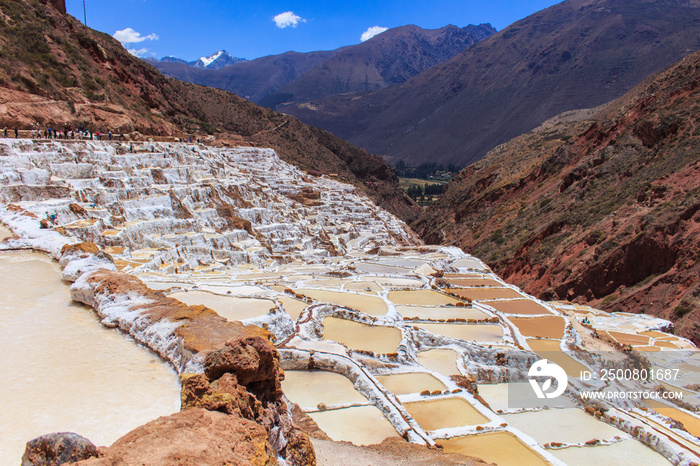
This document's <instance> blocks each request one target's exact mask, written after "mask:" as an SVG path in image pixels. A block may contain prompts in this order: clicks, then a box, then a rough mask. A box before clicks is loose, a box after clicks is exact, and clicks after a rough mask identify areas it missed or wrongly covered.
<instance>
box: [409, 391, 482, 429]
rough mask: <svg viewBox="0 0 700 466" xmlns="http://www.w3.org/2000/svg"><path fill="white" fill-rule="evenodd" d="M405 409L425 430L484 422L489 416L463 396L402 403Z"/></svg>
mask: <svg viewBox="0 0 700 466" xmlns="http://www.w3.org/2000/svg"><path fill="white" fill-rule="evenodd" d="M404 407H405V408H406V411H408V413H409V414H410V415H411V416H413V418H414V419H415V420H416V422H418V424H420V425H421V427H423V428H424V429H425V430H437V429H445V428H449V427H461V426H472V425H477V424H485V423H487V422H489V421H490V419H489V418H487V417H486V416H484V415H483V414H481V413H480V412H479V411H478V410H477V409H476V408H475V407H474V406H472V405H471V404H469V402H468V401H467V400H465V399H464V398H441V399H437V400H430V401H416V402H411V403H404Z"/></svg>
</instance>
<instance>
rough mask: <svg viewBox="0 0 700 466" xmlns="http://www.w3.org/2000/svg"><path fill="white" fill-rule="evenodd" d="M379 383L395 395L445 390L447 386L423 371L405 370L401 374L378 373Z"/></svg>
mask: <svg viewBox="0 0 700 466" xmlns="http://www.w3.org/2000/svg"><path fill="white" fill-rule="evenodd" d="M376 378H377V380H378V381H379V383H381V384H382V385H384V387H385V388H386V389H388V390H389V391H390V392H392V393H394V394H396V395H408V394H411V393H420V392H422V391H423V390H430V391H431V392H432V391H433V390H440V391H442V390H445V389H447V387H445V385H444V384H443V383H442V382H440V381H439V380H438V379H436V378H435V377H433V376H432V375H430V374H426V373H424V372H407V373H402V374H391V375H378V376H376Z"/></svg>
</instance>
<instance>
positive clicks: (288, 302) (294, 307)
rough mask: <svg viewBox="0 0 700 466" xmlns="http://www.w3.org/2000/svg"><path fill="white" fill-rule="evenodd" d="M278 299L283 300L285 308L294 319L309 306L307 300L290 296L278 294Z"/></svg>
mask: <svg viewBox="0 0 700 466" xmlns="http://www.w3.org/2000/svg"><path fill="white" fill-rule="evenodd" d="M277 299H279V300H280V301H281V302H282V305H283V306H284V310H285V311H287V314H289V316H290V317H291V318H292V319H294V320H297V319H298V318H299V316H300V315H301V313H302V312H304V309H306V307H307V306H308V304H306V303H305V302H303V301H299V300H298V299H294V298H290V297H288V296H278V297H277Z"/></svg>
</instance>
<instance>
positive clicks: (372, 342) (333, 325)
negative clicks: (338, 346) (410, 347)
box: [323, 317, 401, 354]
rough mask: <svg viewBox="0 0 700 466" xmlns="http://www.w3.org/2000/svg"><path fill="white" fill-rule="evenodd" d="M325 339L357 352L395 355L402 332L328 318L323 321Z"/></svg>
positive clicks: (395, 329)
mask: <svg viewBox="0 0 700 466" xmlns="http://www.w3.org/2000/svg"><path fill="white" fill-rule="evenodd" d="M323 339H324V340H333V341H335V342H338V343H342V344H344V345H345V346H347V347H348V348H352V349H357V350H365V351H373V352H374V353H379V354H383V353H395V352H396V350H397V349H398V346H399V343H401V331H400V330H399V329H397V328H394V327H383V326H378V325H365V324H360V323H357V322H353V321H352V320H347V319H339V318H337V317H326V318H325V319H323Z"/></svg>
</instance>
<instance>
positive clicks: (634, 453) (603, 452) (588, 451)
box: [550, 440, 670, 466]
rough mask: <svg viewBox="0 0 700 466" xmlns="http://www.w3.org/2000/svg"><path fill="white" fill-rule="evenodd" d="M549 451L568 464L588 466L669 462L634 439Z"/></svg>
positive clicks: (648, 465) (644, 465) (641, 465)
mask: <svg viewBox="0 0 700 466" xmlns="http://www.w3.org/2000/svg"><path fill="white" fill-rule="evenodd" d="M550 453H551V454H552V455H554V456H555V457H557V458H559V459H560V460H562V461H563V462H565V463H566V464H568V465H569V466H579V465H580V466H590V465H591V464H600V465H604V464H633V465H634V466H659V465H662V464H670V463H669V462H668V460H667V459H666V458H664V457H663V456H662V455H660V454H658V453H656V452H655V451H654V450H652V449H651V448H649V447H647V446H645V445H643V444H642V443H640V442H637V441H636V440H624V441H622V442H617V443H613V444H611V445H604V446H595V447H571V448H564V449H561V450H551V451H550Z"/></svg>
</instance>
